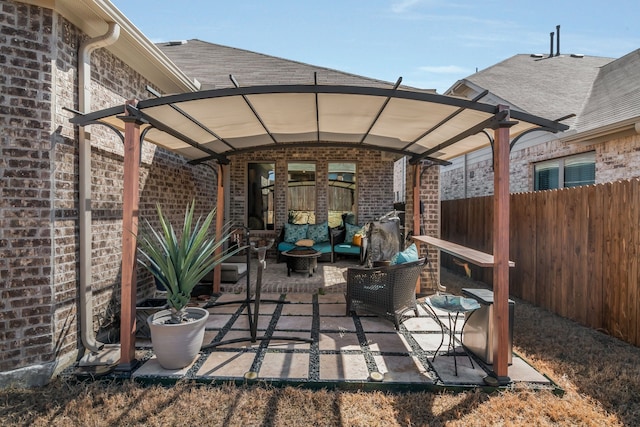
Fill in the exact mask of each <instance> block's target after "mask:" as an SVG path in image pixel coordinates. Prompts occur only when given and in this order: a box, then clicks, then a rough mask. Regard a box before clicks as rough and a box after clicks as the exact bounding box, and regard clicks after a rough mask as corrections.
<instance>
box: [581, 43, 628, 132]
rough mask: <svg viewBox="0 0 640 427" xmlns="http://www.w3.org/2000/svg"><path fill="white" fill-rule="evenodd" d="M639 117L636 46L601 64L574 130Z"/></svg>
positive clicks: (594, 127) (592, 127)
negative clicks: (632, 49) (603, 64)
mask: <svg viewBox="0 0 640 427" xmlns="http://www.w3.org/2000/svg"><path fill="white" fill-rule="evenodd" d="M638 116H640V49H638V50H635V51H633V52H631V53H628V54H627V55H625V56H623V57H622V58H620V59H617V60H615V61H612V62H610V63H609V64H607V65H605V66H603V67H602V69H601V70H600V73H599V74H598V77H597V78H596V79H595V82H594V84H593V89H592V90H591V94H590V96H589V99H588V101H587V103H586V105H585V108H584V109H583V111H582V114H581V115H580V117H579V118H578V122H577V124H576V130H577V131H578V132H582V131H587V130H591V129H596V128H598V127H602V126H606V125H609V124H613V123H618V122H621V121H623V120H627V119H632V118H635V117H638Z"/></svg>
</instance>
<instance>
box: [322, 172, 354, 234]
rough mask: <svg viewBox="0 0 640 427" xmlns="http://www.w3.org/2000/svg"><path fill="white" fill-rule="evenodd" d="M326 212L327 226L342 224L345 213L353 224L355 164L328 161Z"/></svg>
mask: <svg viewBox="0 0 640 427" xmlns="http://www.w3.org/2000/svg"><path fill="white" fill-rule="evenodd" d="M328 179H329V190H328V191H329V194H328V204H329V206H328V209H327V210H328V213H329V226H330V227H338V226H340V225H341V224H342V215H347V216H348V217H349V219H350V220H351V221H352V222H353V223H354V224H355V222H356V221H355V214H356V200H357V197H356V164H355V163H329V177H328Z"/></svg>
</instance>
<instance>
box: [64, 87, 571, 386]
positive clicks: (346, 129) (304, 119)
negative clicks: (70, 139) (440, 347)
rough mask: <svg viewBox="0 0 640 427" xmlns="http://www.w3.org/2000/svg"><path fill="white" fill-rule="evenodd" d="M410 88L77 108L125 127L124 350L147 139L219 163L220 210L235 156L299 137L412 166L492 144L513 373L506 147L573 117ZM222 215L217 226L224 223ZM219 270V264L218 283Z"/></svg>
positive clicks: (214, 94) (127, 358) (497, 354)
mask: <svg viewBox="0 0 640 427" xmlns="http://www.w3.org/2000/svg"><path fill="white" fill-rule="evenodd" d="M479 98H480V97H478V98H476V99H474V100H467V99H460V98H454V97H449V96H444V95H438V94H435V93H432V92H425V91H418V90H404V89H400V88H399V82H398V83H397V84H396V85H395V86H394V87H393V88H391V89H384V88H375V87H362V86H324V85H289V86H287V85H285V86H281V85H279V86H254V87H236V88H231V89H218V90H209V91H201V92H190V93H184V94H179V95H169V96H164V97H159V98H154V99H149V100H144V101H130V102H127V103H126V105H125V106H124V107H123V106H116V107H112V108H108V109H105V110H101V111H97V112H93V113H89V114H85V115H79V116H77V117H75V118H73V119H72V120H71V122H72V123H74V124H76V125H78V126H86V125H91V124H103V125H106V126H108V127H110V128H111V129H113V130H115V131H117V132H119V133H124V195H123V233H122V284H121V293H122V298H121V337H120V340H121V357H120V365H119V368H120V369H121V370H125V371H127V370H129V371H131V370H132V369H133V368H134V366H135V365H136V363H137V361H136V360H135V332H136V325H135V304H136V243H137V242H136V237H135V235H134V234H133V233H131V232H128V230H137V223H138V207H139V206H138V204H139V194H138V193H139V190H138V182H139V169H140V151H141V144H142V141H143V140H145V141H148V142H151V143H153V144H156V145H159V146H161V147H164V148H166V149H168V150H171V151H174V152H176V153H178V154H181V155H183V156H185V157H187V158H189V159H190V160H191V162H192V163H193V164H198V163H200V162H204V161H210V160H214V161H216V162H217V164H218V168H219V170H218V174H217V176H218V197H217V207H218V212H222V211H223V207H224V203H225V200H224V191H222V188H223V187H224V185H225V183H224V182H223V177H224V174H223V173H222V168H223V167H224V165H227V164H228V163H229V158H228V156H229V155H233V154H239V153H245V152H253V151H259V150H269V149H273V148H283V147H285V148H287V147H291V148H297V147H300V146H307V147H308V146H315V147H332V148H334V149H348V148H353V147H357V148H366V149H371V150H380V151H387V152H392V153H396V154H399V155H403V156H408V157H409V161H410V163H411V164H413V165H414V174H416V175H417V176H419V175H420V164H421V162H422V161H423V160H431V161H433V162H436V163H441V164H442V163H443V162H446V161H447V160H449V159H452V158H454V157H458V156H460V155H463V154H465V153H468V152H471V151H475V150H477V149H480V148H483V147H486V146H488V145H491V146H492V147H493V155H494V210H495V215H494V223H493V242H494V248H493V256H494V263H493V268H494V284H493V286H494V310H493V312H494V316H495V318H494V324H495V325H497V335H496V339H497V343H498V344H497V348H496V349H495V351H494V359H493V360H494V365H493V366H494V376H495V377H496V378H497V379H498V381H499V382H501V383H505V382H509V378H508V374H507V369H508V363H507V360H508V351H509V348H508V331H509V317H508V298H509V152H510V141H511V139H512V138H515V137H517V136H518V135H522V134H525V133H528V132H531V131H533V130H535V129H539V130H544V131H548V132H558V131H561V130H566V129H567V126H565V125H563V124H560V123H559V122H558V121H552V120H548V119H544V118H541V117H537V116H533V115H530V114H527V113H524V112H521V111H516V110H510V109H509V107H507V106H502V105H499V106H496V105H491V104H484V103H480V102H478V100H479ZM419 181H420V180H419V179H415V180H414V188H413V199H414V203H413V209H414V212H413V213H414V215H413V218H414V221H415V223H414V225H413V227H414V230H420V215H419V205H420V204H419V200H420V183H419ZM222 221H223V217H222V215H218V216H217V230H221V229H222ZM219 285H220V270H219V267H218V268H217V269H216V270H215V273H214V287H215V289H214V290H216V291H218V290H219Z"/></svg>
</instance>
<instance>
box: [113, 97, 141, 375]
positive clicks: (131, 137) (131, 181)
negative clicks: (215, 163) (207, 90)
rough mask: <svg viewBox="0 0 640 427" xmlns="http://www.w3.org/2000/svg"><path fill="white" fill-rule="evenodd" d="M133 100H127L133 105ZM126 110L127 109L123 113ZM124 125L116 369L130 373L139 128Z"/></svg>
mask: <svg viewBox="0 0 640 427" xmlns="http://www.w3.org/2000/svg"><path fill="white" fill-rule="evenodd" d="M135 102H137V101H135V100H134V101H128V105H129V104H130V103H134V105H135ZM125 111H128V110H125ZM120 119H122V121H123V122H124V180H123V181H124V182H123V187H124V188H123V194H122V277H121V287H120V292H121V298H120V363H119V364H118V367H117V370H118V371H122V372H131V371H133V370H134V369H135V368H136V366H137V365H138V361H137V360H136V358H135V350H136V346H135V344H136V287H137V276H136V275H137V273H136V245H137V238H136V235H137V233H138V213H139V205H140V152H141V147H140V146H141V144H140V126H141V125H142V124H143V123H144V122H143V121H141V120H140V119H139V117H137V116H133V115H126V116H121V117H120Z"/></svg>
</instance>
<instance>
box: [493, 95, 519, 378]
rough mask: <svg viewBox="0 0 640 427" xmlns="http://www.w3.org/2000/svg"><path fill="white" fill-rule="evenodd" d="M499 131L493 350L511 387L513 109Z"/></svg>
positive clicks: (498, 375) (495, 159)
mask: <svg viewBox="0 0 640 427" xmlns="http://www.w3.org/2000/svg"><path fill="white" fill-rule="evenodd" d="M498 111H507V115H506V117H505V118H504V119H503V120H501V121H500V122H499V123H498V125H497V128H496V129H495V141H494V145H493V150H494V151H493V174H494V175H493V176H494V178H493V179H494V190H493V191H494V193H493V212H494V214H493V256H494V262H495V264H494V267H493V324H494V325H495V332H494V334H495V335H494V338H495V339H496V341H497V345H496V346H494V349H493V373H494V376H495V377H496V379H497V380H498V383H499V384H501V385H502V384H508V383H509V382H510V379H509V376H508V369H509V365H508V361H509V358H508V357H509V153H510V147H509V128H510V127H511V126H513V124H514V122H512V121H510V115H509V107H508V106H504V105H500V106H498Z"/></svg>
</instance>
